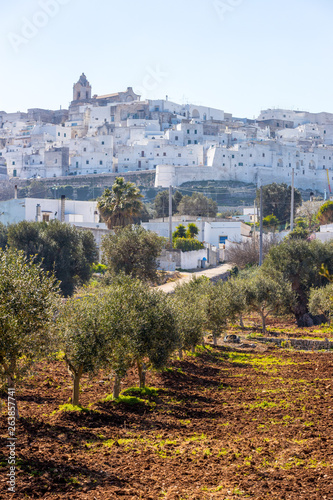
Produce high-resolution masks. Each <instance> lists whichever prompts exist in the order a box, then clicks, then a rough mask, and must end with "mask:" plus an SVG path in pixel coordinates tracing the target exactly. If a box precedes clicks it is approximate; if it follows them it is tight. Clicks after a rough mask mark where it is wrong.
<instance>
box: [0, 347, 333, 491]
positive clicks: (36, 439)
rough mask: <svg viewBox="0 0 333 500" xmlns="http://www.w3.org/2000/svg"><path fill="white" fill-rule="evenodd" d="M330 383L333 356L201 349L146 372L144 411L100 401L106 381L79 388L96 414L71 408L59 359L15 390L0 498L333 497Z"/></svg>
mask: <svg viewBox="0 0 333 500" xmlns="http://www.w3.org/2000/svg"><path fill="white" fill-rule="evenodd" d="M245 352H246V353H245ZM104 375H105V378H103V376H104ZM332 375H333V357H332V354H331V353H324V352H323V353H303V352H293V351H284V350H274V349H271V348H269V349H268V348H267V347H266V346H258V347H256V348H255V349H252V350H250V352H248V350H247V351H245V350H241V349H238V351H237V349H233V351H232V352H231V349H230V352H228V350H227V349H226V350H225V349H223V348H217V349H214V350H213V349H211V348H209V349H206V350H203V349H202V348H201V349H200V351H199V352H198V353H197V355H196V356H190V355H188V356H187V357H186V358H185V359H184V360H183V361H174V362H172V363H170V367H169V369H168V370H167V371H164V372H162V373H153V374H149V375H148V377H147V382H148V385H149V386H154V387H156V388H160V389H161V390H160V391H159V392H158V396H152V397H150V398H145V402H144V403H138V404H136V405H133V406H130V405H128V404H124V403H120V404H116V403H115V402H112V401H111V402H101V400H102V398H104V397H105V396H106V395H107V394H109V393H110V392H111V385H110V382H109V380H108V379H107V376H106V374H102V373H101V374H99V377H97V378H94V379H93V380H91V379H89V378H87V377H84V379H83V381H82V389H83V391H82V394H81V404H82V406H84V407H88V405H89V404H91V403H93V404H92V406H91V407H90V408H89V411H86V412H84V411H81V412H64V411H56V410H58V409H59V405H61V404H63V403H66V402H67V401H68V400H69V398H70V396H71V381H70V379H69V377H68V374H67V372H66V369H65V366H64V363H63V362H57V361H55V362H52V363H48V364H46V363H44V364H41V365H39V367H38V371H35V374H34V376H33V377H31V378H27V379H25V381H24V383H23V386H22V388H21V389H20V390H19V391H18V393H17V397H18V401H19V408H20V414H21V418H20V420H19V422H18V425H17V435H16V437H17V445H16V451H17V466H18V469H17V479H16V492H15V493H14V494H12V493H9V492H8V491H7V488H8V484H7V477H6V474H7V472H8V466H7V458H8V448H6V444H7V429H6V427H7V421H6V415H5V413H4V411H3V415H2V424H1V441H0V445H1V456H0V459H1V466H2V467H1V473H2V477H1V481H2V482H1V486H0V490H1V492H0V498H3V499H7V498H18V499H32V498H34V499H35V498H44V499H52V500H55V499H71V500H74V499H89V500H94V499H99V500H102V499H103V500H108V499H117V498H121V499H124V500H129V499H144V500H158V499H167V500H176V499H177V500H181V499H197V500H206V499H229V500H233V499H242V498H251V499H256V500H261V499H272V500H273V499H274V500H275V499H276V500H284V499H285V500H287V499H298V500H310V499H318V500H319V499H320V500H324V499H327V500H329V499H332V498H333V446H332V445H333V436H332V435H333V421H332V414H333V382H332ZM136 384H137V377H136V374H135V373H134V372H131V373H130V374H129V376H128V378H127V379H126V380H125V381H124V384H123V388H125V387H129V386H133V385H136ZM2 396H3V398H5V394H3V395H2Z"/></svg>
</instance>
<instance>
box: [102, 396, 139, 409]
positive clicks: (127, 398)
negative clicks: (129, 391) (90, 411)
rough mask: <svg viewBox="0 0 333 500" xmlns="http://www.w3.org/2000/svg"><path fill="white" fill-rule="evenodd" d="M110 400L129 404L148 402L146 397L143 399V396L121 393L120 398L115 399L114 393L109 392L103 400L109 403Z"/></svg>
mask: <svg viewBox="0 0 333 500" xmlns="http://www.w3.org/2000/svg"><path fill="white" fill-rule="evenodd" d="M109 401H112V402H114V403H117V404H119V403H123V404H125V405H129V406H134V405H139V404H146V401H145V400H144V399H141V398H136V397H133V396H122V395H120V396H119V398H117V399H114V398H113V395H112V394H109V396H106V398H105V399H103V400H102V402H103V403H108V402H109Z"/></svg>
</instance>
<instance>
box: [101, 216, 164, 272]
mask: <svg viewBox="0 0 333 500" xmlns="http://www.w3.org/2000/svg"><path fill="white" fill-rule="evenodd" d="M164 244H165V239H164V238H161V237H159V236H158V235H157V234H156V233H154V232H153V231H146V230H145V229H144V228H143V227H141V226H134V227H132V226H127V227H125V228H123V229H117V230H116V232H115V234H108V235H107V236H105V237H104V238H103V243H102V249H103V260H104V262H105V263H106V264H107V266H108V269H109V272H110V273H111V274H112V275H113V276H114V275H117V274H119V273H122V272H123V273H125V274H126V275H129V276H132V277H133V278H139V279H142V280H144V281H156V279H157V267H158V257H159V255H160V254H161V251H162V248H163V246H164Z"/></svg>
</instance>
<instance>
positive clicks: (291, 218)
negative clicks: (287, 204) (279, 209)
mask: <svg viewBox="0 0 333 500" xmlns="http://www.w3.org/2000/svg"><path fill="white" fill-rule="evenodd" d="M294 209H295V169H294V168H293V170H292V174H291V210H290V231H293V230H294Z"/></svg>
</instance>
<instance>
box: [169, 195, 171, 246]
mask: <svg viewBox="0 0 333 500" xmlns="http://www.w3.org/2000/svg"><path fill="white" fill-rule="evenodd" d="M169 240H170V246H171V248H172V186H169Z"/></svg>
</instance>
